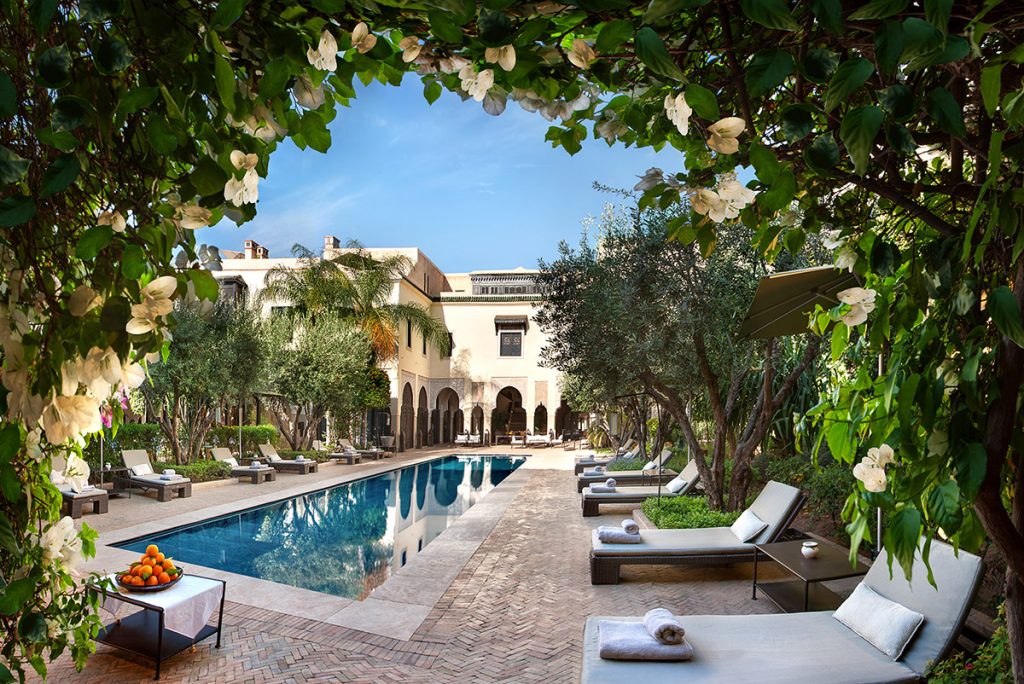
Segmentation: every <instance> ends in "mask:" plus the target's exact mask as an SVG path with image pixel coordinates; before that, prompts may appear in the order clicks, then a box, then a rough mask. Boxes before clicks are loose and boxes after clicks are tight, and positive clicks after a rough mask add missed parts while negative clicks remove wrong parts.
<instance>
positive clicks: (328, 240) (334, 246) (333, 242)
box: [324, 235, 341, 259]
mask: <svg viewBox="0 0 1024 684" xmlns="http://www.w3.org/2000/svg"><path fill="white" fill-rule="evenodd" d="M340 246H341V241H340V240H338V238H336V237H334V236H333V235H325V236H324V259H333V258H334V257H336V256H337V254H338V247H340Z"/></svg>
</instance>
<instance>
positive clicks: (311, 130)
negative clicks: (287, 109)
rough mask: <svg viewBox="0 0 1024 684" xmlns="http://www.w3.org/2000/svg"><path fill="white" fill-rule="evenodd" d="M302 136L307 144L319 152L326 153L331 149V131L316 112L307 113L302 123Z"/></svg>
mask: <svg viewBox="0 0 1024 684" xmlns="http://www.w3.org/2000/svg"><path fill="white" fill-rule="evenodd" d="M300 129H301V130H302V136H303V137H304V138H305V139H306V143H307V144H308V145H309V146H310V147H312V148H313V149H314V150H316V151H317V152H326V151H327V150H329V149H330V147H331V131H330V129H328V128H327V124H325V123H324V120H323V119H322V118H321V117H320V115H319V114H317V113H316V112H306V113H305V114H303V115H302V119H301V121H300Z"/></svg>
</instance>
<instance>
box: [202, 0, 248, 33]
mask: <svg viewBox="0 0 1024 684" xmlns="http://www.w3.org/2000/svg"><path fill="white" fill-rule="evenodd" d="M248 4H249V0H220V2H218V3H217V10H216V11H215V12H214V13H213V19H211V20H210V28H212V29H214V30H218V31H219V30H221V29H226V28H227V27H229V26H231V25H232V24H234V23H235V22H236V21H238V18H239V17H241V16H242V12H244V11H245V6H246V5H248Z"/></svg>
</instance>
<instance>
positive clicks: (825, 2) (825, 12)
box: [811, 0, 843, 36]
mask: <svg viewBox="0 0 1024 684" xmlns="http://www.w3.org/2000/svg"><path fill="white" fill-rule="evenodd" d="M811 11H812V12H813V13H814V18H815V19H817V20H818V23H819V24H821V25H822V26H823V27H824V28H825V30H826V31H828V32H829V33H832V34H834V35H837V36H838V35H841V34H842V33H843V5H842V3H841V2H840V1H839V0H811Z"/></svg>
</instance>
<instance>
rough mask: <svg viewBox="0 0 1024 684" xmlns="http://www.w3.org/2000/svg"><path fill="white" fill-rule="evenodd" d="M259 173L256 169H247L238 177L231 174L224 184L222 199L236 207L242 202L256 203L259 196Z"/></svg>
mask: <svg viewBox="0 0 1024 684" xmlns="http://www.w3.org/2000/svg"><path fill="white" fill-rule="evenodd" d="M259 180H260V177H259V174H257V173H256V169H249V170H248V171H246V172H245V174H244V175H243V176H242V177H241V178H240V179H239V178H235V177H234V176H232V177H231V178H228V182H227V183H225V184H224V199H225V200H227V201H228V202H231V203H232V204H234V205H235V206H236V207H240V206H242V205H243V204H256V201H257V200H258V199H259V198H260V189H259Z"/></svg>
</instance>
